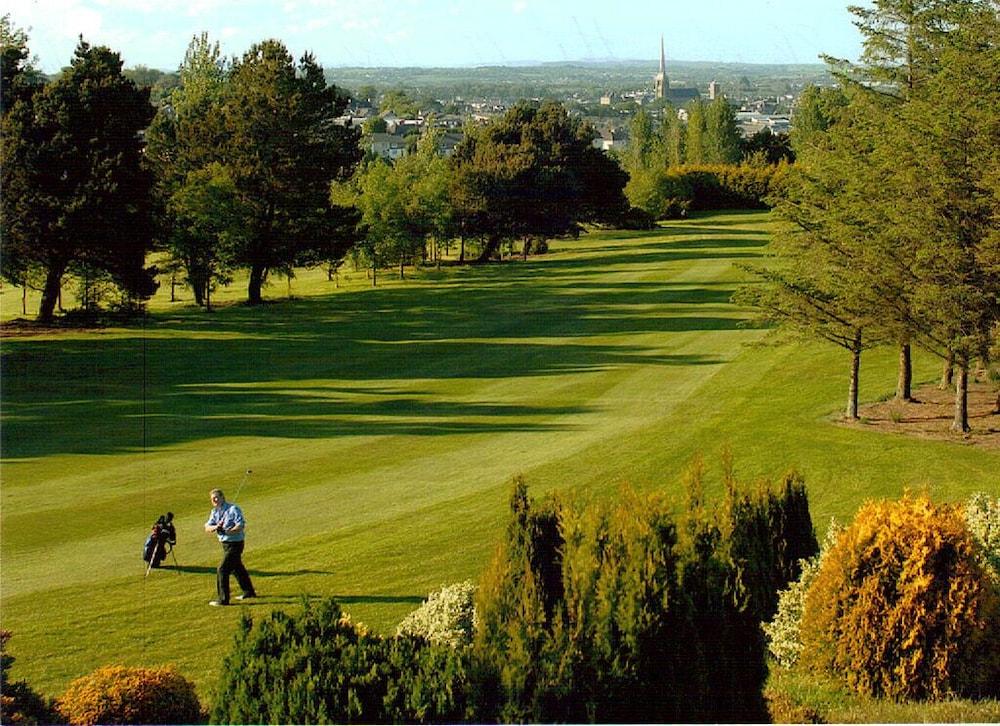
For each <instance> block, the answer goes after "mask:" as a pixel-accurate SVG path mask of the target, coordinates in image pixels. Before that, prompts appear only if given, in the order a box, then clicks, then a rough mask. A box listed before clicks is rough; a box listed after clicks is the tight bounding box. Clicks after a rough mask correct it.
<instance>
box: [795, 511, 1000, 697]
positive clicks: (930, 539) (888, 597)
mask: <svg viewBox="0 0 1000 726" xmlns="http://www.w3.org/2000/svg"><path fill="white" fill-rule="evenodd" d="M998 603H1000V597H998V593H997V588H996V585H995V584H994V583H993V582H992V581H991V580H990V578H988V577H986V576H985V575H984V573H983V565H982V564H981V562H980V561H979V560H978V559H977V557H976V546H975V544H974V541H973V539H972V536H971V534H970V533H969V530H968V527H967V525H966V522H965V520H964V517H963V516H962V511H961V508H959V507H955V506H951V505H939V504H934V503H933V502H931V501H930V499H929V498H927V497H926V496H917V497H914V496H910V495H906V496H904V497H903V498H902V499H901V500H899V501H880V502H869V503H867V504H865V505H864V506H862V507H861V509H860V510H859V511H858V513H857V516H856V517H855V520H854V523H853V524H852V525H851V526H850V527H848V528H847V529H846V530H844V531H843V532H842V533H841V535H840V536H839V538H838V539H837V541H836V543H835V544H834V546H833V548H832V549H831V551H830V552H829V554H828V556H827V557H826V558H825V559H824V561H823V564H822V567H821V569H820V571H819V573H817V575H816V579H815V580H814V582H813V584H812V586H811V587H810V588H809V590H808V592H807V593H806V598H805V607H804V612H803V618H802V642H803V646H804V650H803V653H802V661H803V663H805V664H806V665H809V666H812V667H818V668H821V669H824V670H827V671H831V672H833V673H835V674H838V675H840V676H841V677H843V678H844V679H845V680H846V682H847V683H848V685H849V686H850V687H852V688H853V689H855V690H856V691H858V692H861V693H865V694H869V695H874V696H884V697H890V698H897V699H909V698H933V699H936V698H941V697H944V696H947V695H950V694H952V693H964V694H968V695H977V694H978V693H983V692H984V690H985V691H987V692H988V691H989V690H990V688H991V686H990V684H991V682H992V683H993V686H992V687H994V688H995V684H996V680H995V679H996V678H997V676H998V675H1000V666H998V663H997V660H998V656H997V650H998V645H1000V605H998Z"/></svg>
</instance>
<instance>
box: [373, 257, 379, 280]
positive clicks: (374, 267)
mask: <svg viewBox="0 0 1000 726" xmlns="http://www.w3.org/2000/svg"><path fill="white" fill-rule="evenodd" d="M376 270H378V267H377V266H376V264H375V260H372V287H375V276H376Z"/></svg>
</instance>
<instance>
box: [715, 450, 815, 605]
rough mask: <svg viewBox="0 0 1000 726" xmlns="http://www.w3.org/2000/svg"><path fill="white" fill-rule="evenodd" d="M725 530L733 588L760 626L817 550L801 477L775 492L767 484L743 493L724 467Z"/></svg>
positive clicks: (791, 475)
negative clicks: (781, 594)
mask: <svg viewBox="0 0 1000 726" xmlns="http://www.w3.org/2000/svg"><path fill="white" fill-rule="evenodd" d="M726 469H727V471H726V481H727V492H726V520H727V521H726V524H725V531H724V533H723V535H724V538H725V540H726V541H727V548H728V553H727V554H728V557H729V560H730V562H731V564H732V567H733V570H734V572H733V576H734V582H733V588H734V592H735V593H736V595H737V596H738V597H740V598H741V599H743V600H744V601H745V605H746V607H747V608H748V609H749V610H750V611H751V612H752V613H753V614H754V616H755V617H756V618H757V619H758V620H761V621H765V620H769V619H770V618H772V617H773V616H774V613H775V611H776V610H777V607H778V592H779V591H780V590H782V589H783V588H785V587H786V586H787V585H788V583H790V582H794V581H795V580H797V579H798V577H799V574H800V572H801V568H802V565H801V563H802V561H803V560H807V559H809V558H810V557H813V556H815V555H816V553H817V552H818V550H819V545H818V544H817V542H816V534H815V532H814V531H813V526H812V518H811V517H810V515H809V499H808V497H807V495H806V488H805V484H804V482H803V480H802V477H801V476H800V475H798V474H795V473H789V474H786V475H785V476H784V477H783V478H782V479H781V480H780V482H779V484H778V486H777V487H774V488H772V487H770V486H768V485H766V484H764V483H761V484H760V485H758V487H757V489H756V491H745V490H744V491H740V489H739V487H738V484H737V482H736V478H735V475H734V474H733V473H732V470H731V464H729V463H728V462H727V463H726Z"/></svg>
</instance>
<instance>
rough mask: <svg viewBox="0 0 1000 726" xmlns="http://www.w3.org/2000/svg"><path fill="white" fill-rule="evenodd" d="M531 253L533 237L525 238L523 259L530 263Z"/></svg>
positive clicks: (522, 251)
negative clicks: (529, 256)
mask: <svg viewBox="0 0 1000 726" xmlns="http://www.w3.org/2000/svg"><path fill="white" fill-rule="evenodd" d="M529 252H531V237H525V238H524V247H523V248H522V249H521V255H522V259H523V260H524V261H525V262H527V261H528V253H529Z"/></svg>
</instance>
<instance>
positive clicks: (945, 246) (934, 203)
mask: <svg viewBox="0 0 1000 726" xmlns="http://www.w3.org/2000/svg"><path fill="white" fill-rule="evenodd" d="M998 68H1000V18H998V16H997V14H996V12H995V11H994V10H992V9H990V8H988V7H984V8H982V9H980V10H978V11H976V12H968V13H967V14H966V15H965V16H964V17H963V18H962V19H961V23H960V24H959V25H958V27H957V28H956V29H955V30H954V32H952V33H951V34H950V35H949V38H948V40H947V42H946V44H945V46H944V47H943V48H942V49H941V52H940V53H939V55H938V58H937V72H936V73H935V74H934V75H933V76H932V77H931V78H929V79H927V80H926V82H925V84H924V87H923V88H922V91H921V93H920V94H919V96H917V97H916V98H914V99H912V100H911V101H910V102H909V103H907V104H906V107H905V108H904V109H903V110H902V111H901V113H900V115H899V123H898V125H897V127H896V129H895V135H894V137H893V138H892V139H891V145H892V148H893V156H894V157H895V161H896V163H897V165H898V169H899V170H900V177H899V183H900V186H901V187H902V188H903V190H905V192H906V193H905V194H903V193H901V194H899V195H898V200H897V205H898V214H899V216H900V218H901V219H904V220H905V226H903V227H901V231H902V236H903V241H904V244H906V246H907V247H908V248H909V249H912V250H914V254H913V256H912V262H911V270H912V274H913V283H912V287H913V292H912V298H913V302H912V313H913V326H912V329H913V330H914V332H915V335H916V336H919V337H918V342H921V343H922V344H923V345H925V346H926V347H928V348H929V349H931V350H932V351H934V352H936V353H937V354H939V355H940V356H941V357H942V358H944V359H946V360H947V359H948V358H949V357H951V358H952V359H953V360H954V362H955V364H956V366H957V369H958V376H957V382H956V398H955V415H954V420H953V424H952V429H953V430H955V431H967V430H968V428H969V424H968V405H967V396H968V391H967V383H968V371H969V365H970V363H971V361H973V360H974V359H975V358H977V357H987V356H988V351H989V349H990V347H991V343H992V340H993V335H994V331H995V326H996V324H997V322H998V320H1000V305H998V302H997V301H998V300H1000V226H998V222H997V219H998V217H997V210H998V209H1000V204H998V200H1000V181H998V180H1000V144H998V141H1000V71H998Z"/></svg>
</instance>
